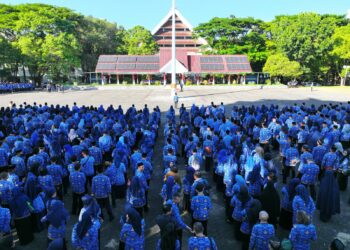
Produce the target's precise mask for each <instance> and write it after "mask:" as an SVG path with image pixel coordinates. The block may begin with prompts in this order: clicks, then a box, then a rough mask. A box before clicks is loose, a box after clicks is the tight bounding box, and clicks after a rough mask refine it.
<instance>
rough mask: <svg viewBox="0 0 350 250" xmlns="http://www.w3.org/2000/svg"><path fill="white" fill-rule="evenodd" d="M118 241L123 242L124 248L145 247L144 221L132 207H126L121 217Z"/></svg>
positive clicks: (129, 249)
mask: <svg viewBox="0 0 350 250" xmlns="http://www.w3.org/2000/svg"><path fill="white" fill-rule="evenodd" d="M122 223H123V226H122V229H121V231H120V241H121V242H124V243H125V250H143V249H144V248H145V222H144V220H143V219H142V217H141V216H140V214H139V213H138V211H137V210H136V209H134V208H132V207H129V208H127V210H126V213H125V216H124V217H123V218H122Z"/></svg>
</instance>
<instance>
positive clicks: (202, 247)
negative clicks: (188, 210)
mask: <svg viewBox="0 0 350 250" xmlns="http://www.w3.org/2000/svg"><path fill="white" fill-rule="evenodd" d="M203 230H204V229H203V226H202V224H201V223H200V222H196V223H194V225H193V231H194V234H195V235H194V236H192V237H190V238H189V239H188V249H189V250H207V249H210V250H217V249H218V248H217V246H216V243H215V240H214V239H213V238H212V237H207V236H206V235H205V234H203Z"/></svg>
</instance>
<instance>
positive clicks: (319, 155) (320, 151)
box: [312, 145, 327, 166]
mask: <svg viewBox="0 0 350 250" xmlns="http://www.w3.org/2000/svg"><path fill="white" fill-rule="evenodd" d="M326 153H327V148H326V147H325V146H322V145H320V146H317V147H314V148H313V150H312V157H313V159H314V161H315V163H316V164H317V165H319V166H321V164H322V160H323V156H324V155H325V154H326Z"/></svg>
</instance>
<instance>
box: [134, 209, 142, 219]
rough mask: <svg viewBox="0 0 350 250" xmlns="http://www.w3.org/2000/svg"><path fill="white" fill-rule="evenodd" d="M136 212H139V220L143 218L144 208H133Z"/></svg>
mask: <svg viewBox="0 0 350 250" xmlns="http://www.w3.org/2000/svg"><path fill="white" fill-rule="evenodd" d="M134 208H135V210H136V211H137V212H139V214H140V216H141V218H143V210H144V207H134Z"/></svg>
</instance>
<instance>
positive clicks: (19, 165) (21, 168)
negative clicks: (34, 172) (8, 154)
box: [11, 156, 27, 177]
mask: <svg viewBox="0 0 350 250" xmlns="http://www.w3.org/2000/svg"><path fill="white" fill-rule="evenodd" d="M11 164H12V165H15V166H16V168H15V173H16V174H17V175H18V176H20V177H23V176H25V174H26V173H27V169H26V165H25V163H24V160H23V158H22V157H19V156H13V157H12V158H11Z"/></svg>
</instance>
